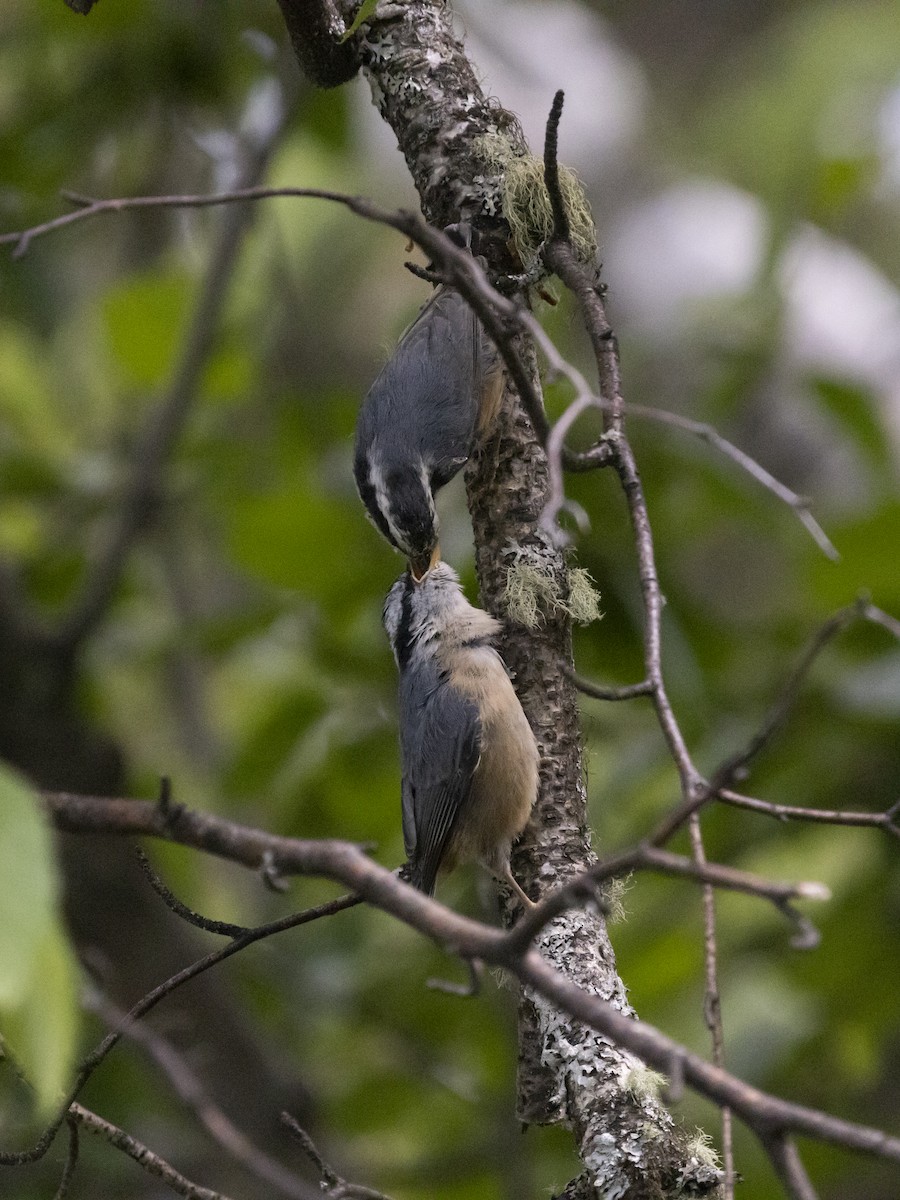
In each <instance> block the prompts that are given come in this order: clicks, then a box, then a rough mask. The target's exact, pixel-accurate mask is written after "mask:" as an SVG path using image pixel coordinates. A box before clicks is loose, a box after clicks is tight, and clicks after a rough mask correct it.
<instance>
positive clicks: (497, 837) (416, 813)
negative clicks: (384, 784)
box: [384, 562, 539, 907]
mask: <svg viewBox="0 0 900 1200" xmlns="http://www.w3.org/2000/svg"><path fill="white" fill-rule="evenodd" d="M384 625H385V629H386V630H387V633H388V637H389V639H390V642H391V647H392V649H393V651H394V657H395V659H396V661H397V666H398V668H399V671H400V688H399V700H400V704H399V708H400V755H401V760H402V770H403V782H402V807H403V840H404V843H405V846H406V853H407V856H408V860H409V861H408V863H407V867H406V877H407V878H408V879H409V881H410V882H411V883H412V884H414V885H415V886H416V887H418V888H421V889H422V891H424V892H427V893H428V894H429V895H431V894H432V893H433V892H434V886H435V880H436V878H437V874H438V871H439V870H451V869H452V868H453V867H454V866H456V865H457V864H458V863H462V862H471V861H476V862H480V863H482V864H483V865H484V866H486V867H487V868H488V870H490V871H491V872H492V873H493V874H494V875H496V876H497V877H498V878H500V879H503V880H504V881H505V882H506V883H508V884H509V886H510V887H511V888H512V889H513V891H514V892H515V893H516V895H517V896H518V898H519V900H520V901H521V902H522V904H523V905H524V906H526V907H528V906H531V904H532V901H531V900H530V899H529V897H528V896H527V895H526V894H525V893H524V892H523V891H522V888H521V887H520V886H519V884H518V883H517V882H516V880H515V879H514V878H513V875H512V871H511V870H510V865H509V854H510V847H511V846H512V843H513V841H514V840H515V839H516V838H517V837H518V836H519V834H520V833H521V832H522V830H523V829H524V828H525V825H526V824H527V822H528V817H529V815H530V813H531V809H532V805H533V804H534V801H535V798H536V796H537V790H538V765H539V759H538V750H537V743H536V742H535V738H534V734H533V733H532V731H531V726H530V725H529V724H528V720H527V718H526V717H525V714H524V712H523V711H522V706H521V705H520V704H519V700H518V697H517V696H516V693H515V691H514V690H513V686H512V684H511V683H510V681H509V676H508V675H507V673H506V668H505V667H504V665H503V661H502V659H501V658H500V655H499V654H498V653H497V651H496V650H495V649H494V646H493V641H494V638H495V637H496V636H497V634H498V633H499V630H500V625H499V622H497V621H495V620H494V618H493V617H491V616H489V615H488V614H487V613H486V612H483V611H482V610H481V609H480V608H474V607H473V606H472V605H471V604H469V602H468V601H467V600H466V598H465V596H464V595H463V591H462V588H461V587H460V585H459V580H458V578H457V575H456V573H455V571H454V570H453V569H452V567H450V566H448V565H447V563H445V562H436V563H435V564H434V565H433V566H432V567H431V568H430V570H428V571H427V572H425V574H424V575H423V576H422V577H421V578H420V579H419V580H418V581H417V580H416V579H415V578H414V576H413V574H412V573H411V572H407V573H406V574H405V575H403V576H402V577H401V578H400V579H398V580H397V582H396V583H395V584H394V586H393V587H392V588H391V590H390V592H389V593H388V597H387V600H386V601H385V606H384Z"/></svg>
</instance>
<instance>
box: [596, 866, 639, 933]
mask: <svg viewBox="0 0 900 1200" xmlns="http://www.w3.org/2000/svg"><path fill="white" fill-rule="evenodd" d="M631 879H632V877H631V876H630V875H626V876H625V878H624V879H620V878H616V879H609V880H607V882H606V883H604V884H603V887H602V888H601V889H600V894H601V896H602V897H603V904H604V906H605V908H606V923H607V925H615V924H617V923H618V922H619V921H624V920H625V916H626V913H625V896H626V894H627V892H628V890H629V888H630V887H631Z"/></svg>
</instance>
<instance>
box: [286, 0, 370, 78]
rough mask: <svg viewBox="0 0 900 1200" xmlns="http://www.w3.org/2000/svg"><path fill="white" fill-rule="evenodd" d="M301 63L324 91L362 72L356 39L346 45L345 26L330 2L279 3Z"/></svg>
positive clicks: (308, 0)
mask: <svg viewBox="0 0 900 1200" xmlns="http://www.w3.org/2000/svg"><path fill="white" fill-rule="evenodd" d="M278 7H279V8H280V9H281V15H282V17H284V23H285V25H286V26H287V31H288V34H289V36H290V39H291V46H292V47H293V49H294V54H295V55H296V56H297V61H298V62H299V64H300V68H301V70H302V71H303V73H304V75H305V76H306V77H307V79H308V80H309V81H310V82H311V83H314V84H315V85H316V87H321V88H332V87H338V86H339V85H340V84H342V83H346V82H347V81H348V80H350V79H352V78H353V76H354V75H355V74H356V72H357V71H358V70H359V53H358V51H357V48H356V42H355V40H354V39H353V38H348V39H347V40H346V41H343V40H342V38H343V36H344V27H343V22H342V21H341V19H340V17H339V16H338V14H337V12H336V11H335V9H334V6H333V5H332V4H331V3H330V0H278Z"/></svg>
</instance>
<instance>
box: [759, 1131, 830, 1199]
mask: <svg viewBox="0 0 900 1200" xmlns="http://www.w3.org/2000/svg"><path fill="white" fill-rule="evenodd" d="M762 1143H763V1145H764V1146H765V1148H766V1153H767V1154H768V1155H769V1159H770V1161H771V1163H772V1166H773V1167H774V1168H775V1174H776V1175H777V1176H778V1178H779V1179H780V1180H781V1182H782V1183H783V1184H784V1187H785V1190H786V1192H787V1194H788V1196H789V1197H790V1200H818V1193H817V1192H816V1190H815V1188H814V1187H813V1185H812V1182H811V1180H810V1178H809V1176H808V1175H807V1173H806V1170H805V1168H804V1166H803V1163H802V1162H801V1160H800V1154H799V1152H798V1150H797V1147H796V1145H795V1144H794V1142H793V1141H792V1140H791V1138H789V1137H784V1136H783V1135H782V1136H778V1137H771V1138H763V1139H762Z"/></svg>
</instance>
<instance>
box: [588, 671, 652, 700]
mask: <svg viewBox="0 0 900 1200" xmlns="http://www.w3.org/2000/svg"><path fill="white" fill-rule="evenodd" d="M566 674H567V675H568V676H569V678H570V679H571V680H572V682H573V683H574V684H575V686H576V688H578V690H579V692H584V694H585V696H592V697H593V698H594V699H595V700H633V699H635V697H637V696H649V695H650V694H651V693H652V691H653V684H652V683H650V681H649V680H647V679H644V680H643V681H642V682H641V683H626V684H624V685H623V686H622V687H605V686H604V685H603V684H599V683H594V681H593V680H592V679H585V677H584V676H583V675H578V674H577V673H576V672H575V671H570V670H568V668H567V669H566Z"/></svg>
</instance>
